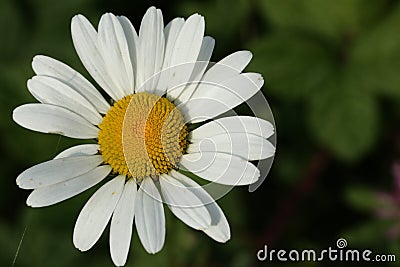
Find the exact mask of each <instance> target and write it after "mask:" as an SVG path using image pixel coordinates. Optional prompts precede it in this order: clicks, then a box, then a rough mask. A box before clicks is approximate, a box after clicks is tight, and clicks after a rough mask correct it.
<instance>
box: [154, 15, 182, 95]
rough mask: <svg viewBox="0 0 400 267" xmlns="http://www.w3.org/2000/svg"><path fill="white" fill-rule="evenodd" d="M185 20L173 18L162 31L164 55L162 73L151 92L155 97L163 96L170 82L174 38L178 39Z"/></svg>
mask: <svg viewBox="0 0 400 267" xmlns="http://www.w3.org/2000/svg"><path fill="white" fill-rule="evenodd" d="M184 23H185V20H184V19H183V18H175V19H174V20H172V21H171V22H170V23H168V25H167V26H165V29H164V35H165V53H164V61H163V67H162V72H161V73H160V77H159V80H158V84H157V87H156V88H155V90H154V91H153V93H155V94H157V95H163V94H165V92H166V90H167V87H168V84H169V82H170V71H171V70H170V69H169V67H170V66H171V58H172V52H173V49H174V46H175V42H176V38H177V37H178V34H179V32H180V31H181V29H182V26H183V24H184Z"/></svg>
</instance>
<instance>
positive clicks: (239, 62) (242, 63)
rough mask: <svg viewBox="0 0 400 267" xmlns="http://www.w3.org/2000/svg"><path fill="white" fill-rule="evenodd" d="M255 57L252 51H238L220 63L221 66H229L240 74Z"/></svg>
mask: <svg viewBox="0 0 400 267" xmlns="http://www.w3.org/2000/svg"><path fill="white" fill-rule="evenodd" d="M252 57H253V55H252V54H251V52H250V51H237V52H235V53H232V54H230V55H229V56H227V57H225V58H223V59H222V60H221V61H219V64H221V65H226V66H229V67H231V68H233V69H235V70H237V71H238V72H242V71H243V70H244V68H246V66H247V65H248V64H249V63H250V60H251V58H252Z"/></svg>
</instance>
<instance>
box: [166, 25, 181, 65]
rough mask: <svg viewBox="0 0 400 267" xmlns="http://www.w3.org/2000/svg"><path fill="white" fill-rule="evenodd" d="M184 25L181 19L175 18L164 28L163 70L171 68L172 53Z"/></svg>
mask: <svg viewBox="0 0 400 267" xmlns="http://www.w3.org/2000/svg"><path fill="white" fill-rule="evenodd" d="M184 24H185V20H184V19H183V18H175V19H174V20H172V21H171V22H170V23H168V24H167V26H165V29H164V35H165V54H164V62H163V69H166V68H168V67H169V66H171V60H172V52H173V51H174V47H175V43H176V39H177V37H178V35H179V33H180V31H181V29H182V27H183V25H184Z"/></svg>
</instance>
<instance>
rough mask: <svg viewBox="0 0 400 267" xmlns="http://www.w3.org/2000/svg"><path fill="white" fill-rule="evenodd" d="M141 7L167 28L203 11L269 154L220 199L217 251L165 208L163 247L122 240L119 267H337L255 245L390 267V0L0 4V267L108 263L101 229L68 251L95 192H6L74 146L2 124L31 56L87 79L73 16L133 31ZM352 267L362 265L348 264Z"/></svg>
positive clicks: (398, 133) (393, 64)
mask: <svg viewBox="0 0 400 267" xmlns="http://www.w3.org/2000/svg"><path fill="white" fill-rule="evenodd" d="M149 5H156V6H157V7H159V8H161V9H162V11H163V14H164V20H165V22H168V21H170V20H171V19H172V18H174V17H177V16H181V17H187V16H188V15H190V14H192V13H195V12H197V13H200V14H202V15H203V16H204V17H205V20H206V34H207V35H210V36H212V37H214V38H215V39H216V48H215V52H214V55H213V58H212V59H213V60H214V61H217V60H219V59H221V58H222V57H224V56H226V55H228V54H229V53H232V52H234V51H236V50H242V49H247V50H251V51H252V52H253V54H254V58H253V60H252V63H251V64H250V65H249V67H248V68H247V70H248V71H255V72H261V73H262V74H263V76H264V78H265V81H266V85H265V86H264V87H263V93H264V95H265V96H266V97H267V99H268V101H269V103H270V106H271V108H272V110H273V113H274V115H275V119H276V127H277V132H278V147H277V153H276V158H275V162H274V165H273V167H272V170H271V172H270V174H269V176H268V178H267V180H266V181H265V182H264V184H263V185H262V186H261V187H260V188H259V189H258V190H257V191H255V192H253V193H249V192H248V190H247V188H246V187H242V188H236V189H234V190H233V191H231V192H230V194H228V195H226V196H225V197H224V198H223V199H221V200H220V201H219V203H220V205H221V207H222V209H223V210H224V212H225V214H226V215H227V218H228V220H229V221H230V224H231V230H232V239H231V240H230V241H229V242H228V243H226V244H218V243H216V242H214V241H213V240H211V239H209V238H208V237H207V236H206V235H204V234H202V233H201V232H197V231H194V230H192V229H190V228H188V227H187V226H185V225H184V224H183V223H182V222H180V221H179V220H178V219H176V218H174V216H173V215H172V214H171V212H169V211H168V210H167V209H166V216H167V218H166V219H167V237H166V243H165V246H164V249H163V250H162V251H161V252H160V253H158V254H156V255H148V254H147V253H146V252H145V251H144V249H143V247H142V246H141V244H140V242H139V240H138V236H137V234H136V233H134V236H133V242H132V246H131V250H130V256H129V258H128V262H127V265H126V266H141V267H146V266H160V267H161V266H233V267H247V266H266V265H267V264H268V266H303V265H305V266H327V265H332V266H338V265H339V264H340V262H330V261H329V260H328V261H324V262H279V261H277V260H275V261H273V262H260V261H258V260H257V257H256V253H257V251H258V250H259V249H261V248H263V247H264V245H268V247H269V248H270V249H280V248H283V249H287V250H289V249H293V248H298V249H315V250H317V251H318V250H322V249H326V248H328V247H329V246H331V247H336V240H337V239H338V238H340V237H342V238H345V239H346V240H347V241H348V247H351V248H359V249H361V250H362V249H370V250H372V251H373V252H374V253H376V254H395V255H396V258H397V262H398V261H400V235H397V234H396V231H395V230H396V227H398V228H400V226H398V225H400V215H399V214H400V212H399V211H398V212H397V213H394V214H395V215H394V216H389V217H388V216H386V217H385V216H378V215H377V213H379V209H381V208H382V207H381V202H379V201H380V200H379V197H378V195H379V192H393V191H394V190H395V189H394V188H395V183H394V182H393V179H394V178H393V173H392V167H393V163H394V162H396V160H399V157H400V2H399V1H396V0H251V1H248V0H215V1H211V0H207V1H200V0H198V1H194V0H192V1H183V0H171V1H168V2H166V1H152V2H151V3H148V2H147V1H141V2H140V3H139V2H138V1H123V0H117V1H106V0H70V1H50V0H19V1H15V0H0V36H1V38H0V140H1V142H0V151H1V154H2V157H1V161H0V168H1V174H2V175H1V176H2V179H1V186H0V201H1V206H0V214H1V217H0V266H11V265H12V263H13V260H14V257H15V255H16V252H17V251H18V253H17V257H16V259H15V266H43V267H46V266H112V261H111V258H110V256H109V247H108V229H107V230H106V231H105V233H104V234H103V236H102V237H101V239H100V241H99V242H98V243H97V244H96V245H95V246H94V247H93V248H92V249H91V250H90V251H88V252H86V253H81V252H79V251H77V250H76V249H75V248H74V246H73V244H72V231H73V226H74V223H75V220H76V218H77V216H78V214H79V211H80V209H81V208H82V207H83V205H84V203H85V202H86V201H87V199H88V198H89V197H90V195H91V194H92V193H93V192H94V191H95V189H96V188H97V187H96V188H93V189H91V190H89V191H87V192H85V193H82V194H81V195H79V196H77V197H75V198H73V199H70V200H67V201H64V202H63V203H60V204H57V205H55V206H51V207H47V208H41V209H32V208H29V207H27V206H26V205H25V200H26V197H27V196H28V194H29V192H27V191H25V190H22V189H19V188H18V187H17V186H16V185H15V178H16V177H17V175H18V174H19V173H20V172H22V171H23V170H25V169H26V168H28V167H30V166H32V165H35V164H37V163H40V162H42V161H45V160H48V159H50V158H52V157H53V156H54V155H55V154H56V153H57V152H60V151H61V150H63V149H65V148H67V147H70V146H72V145H74V144H78V143H79V142H78V141H77V140H71V139H68V138H59V137H58V136H54V135H45V134H40V133H35V132H32V131H29V130H26V129H24V128H22V127H20V126H18V125H17V124H15V123H14V122H13V121H12V118H11V116H12V110H13V109H14V108H15V107H17V106H18V105H21V104H23V103H28V102H34V101H35V100H34V98H33V97H32V96H31V95H30V94H29V93H28V90H27V88H26V81H27V80H28V79H29V78H30V77H31V76H33V71H32V69H31V66H30V63H31V60H32V57H33V56H34V55H37V54H45V55H49V56H52V57H54V58H57V59H59V60H61V61H64V62H66V63H67V64H69V65H70V66H72V67H73V68H75V69H77V70H78V71H80V72H81V73H83V74H84V75H85V76H86V77H88V74H87V72H85V70H84V68H83V66H82V64H81V63H80V61H79V59H78V57H77V55H76V53H75V51H74V48H73V44H72V41H71V38H70V19H71V18H72V16H73V15H75V14H77V13H82V14H84V15H85V16H87V17H88V18H90V20H91V21H92V22H93V23H94V24H96V25H97V22H98V20H99V18H100V16H101V14H103V13H105V12H113V13H115V14H123V15H125V16H127V17H129V18H130V19H131V20H132V22H133V24H134V26H135V27H136V28H138V27H139V25H140V20H141V18H142V16H143V14H144V13H145V11H146V9H147V8H148V7H149ZM238 111H239V112H242V113H245V112H246V109H245V107H241V108H239V109H238ZM396 205H397V206H396ZM399 205H400V204H398V203H397V204H396V203H394V204H393V205H392V206H393V207H392V206H391V208H393V209H397V210H400V206H399ZM393 227H395V228H393ZM393 229H394V230H393ZM24 230H26V231H25V235H24V238H23V240H22V242H21V246H20V249H19V250H18V249H17V248H18V246H19V243H20V240H21V237H22V235H23V233H24ZM391 230H393V231H394V232H393V231H391ZM399 231H400V230H399ZM357 264H360V266H365V263H362V262H360V263H357V262H354V263H351V266H355V265H357ZM394 265H396V264H395V263H394V264H389V263H380V264H379V266H394Z"/></svg>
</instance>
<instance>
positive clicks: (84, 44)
mask: <svg viewBox="0 0 400 267" xmlns="http://www.w3.org/2000/svg"><path fill="white" fill-rule="evenodd" d="M71 34H72V41H73V43H74V46H75V50H76V52H77V53H78V56H79V58H80V59H81V61H82V63H83V65H84V66H85V68H86V69H87V71H88V72H89V73H90V75H91V76H92V77H93V79H94V80H95V81H96V82H97V83H98V84H99V85H100V86H101V87H102V88H103V89H104V90H105V91H106V92H107V94H108V95H109V96H111V97H112V98H113V99H114V100H119V99H121V98H123V97H124V93H123V91H121V90H118V87H117V86H116V85H115V84H114V81H113V80H112V78H111V76H110V74H109V73H108V71H107V68H106V65H105V62H104V60H103V58H102V56H101V54H100V52H99V49H98V47H97V32H96V30H95V29H94V28H93V26H92V24H90V22H89V21H88V20H87V19H86V18H85V17H84V16H82V15H76V16H74V17H73V18H72V21H71Z"/></svg>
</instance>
